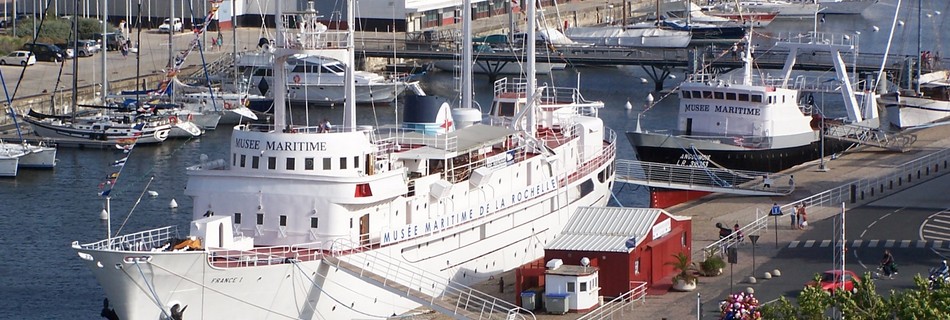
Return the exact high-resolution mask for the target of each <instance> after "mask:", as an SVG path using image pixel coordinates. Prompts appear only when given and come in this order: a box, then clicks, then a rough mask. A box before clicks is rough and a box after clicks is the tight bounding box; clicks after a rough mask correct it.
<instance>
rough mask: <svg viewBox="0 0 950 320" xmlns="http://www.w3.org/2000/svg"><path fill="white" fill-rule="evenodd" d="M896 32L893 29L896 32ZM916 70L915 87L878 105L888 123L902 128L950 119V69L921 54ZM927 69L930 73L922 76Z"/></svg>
mask: <svg viewBox="0 0 950 320" xmlns="http://www.w3.org/2000/svg"><path fill="white" fill-rule="evenodd" d="M921 4H922V3H921V1H917V52H923V51H921V48H920V45H921V43H920V37H921V36H920V32H921V31H922V30H921V28H920V25H921V19H922V18H923V17H922V16H921V14H922V11H923V9H922V7H921ZM892 32H893V30H892ZM919 58H920V59H919V60H917V66H916V68H915V70H916V71H917V72H916V75H915V76H914V77H913V79H912V80H911V81H908V87H910V86H911V82H913V84H914V85H913V86H914V87H913V88H908V89H903V90H898V91H894V92H890V93H887V94H882V95H881V96H880V98H879V99H878V104H880V105H883V106H884V107H885V110H886V117H887V120H888V122H889V123H890V124H891V125H892V126H894V127H896V128H900V129H909V128H913V127H919V126H923V125H928V124H931V123H934V122H937V121H940V120H943V119H946V118H948V117H950V70H947V69H939V70H938V68H939V67H942V66H936V65H935V64H936V63H934V61H930V60H932V59H930V58H929V57H927V56H926V55H925V54H921V56H919ZM923 69H929V71H930V72H928V73H922V72H923Z"/></svg>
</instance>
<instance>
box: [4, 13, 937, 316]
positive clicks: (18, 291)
mask: <svg viewBox="0 0 950 320" xmlns="http://www.w3.org/2000/svg"><path fill="white" fill-rule="evenodd" d="M895 2H896V0H888V1H881V3H879V4H876V5H874V6H872V7H871V8H870V9H869V10H868V11H866V12H865V13H864V15H863V16H826V17H825V18H824V22H819V24H818V29H819V31H833V32H847V33H851V34H856V35H857V33H858V32H860V35H859V38H860V48H859V49H860V51H861V52H872V53H883V52H884V46H885V44H886V42H887V36H888V30H889V28H890V21H891V19H892V15H893V12H894V9H895V5H894V3H895ZM904 2H905V4H904V5H903V7H902V8H901V10H902V11H901V14H900V17H899V19H900V20H901V21H903V22H904V23H903V26H898V28H899V29H898V30H897V31H895V34H894V42H893V47H892V49H891V52H892V53H903V54H910V55H914V54H915V53H916V52H917V47H916V43H917V41H916V38H917V25H916V16H917V13H916V11H915V10H916V1H904ZM908 2H912V3H908ZM924 5H925V7H924V10H925V13H924V20H923V26H922V27H921V29H922V30H923V32H922V35H923V41H922V42H923V43H926V45H925V46H924V47H923V48H922V50H929V51H932V52H938V51H940V52H941V54H943V52H942V50H941V47H940V46H941V45H942V43H943V42H944V41H947V40H950V35H947V34H948V33H943V34H942V35H941V33H940V32H939V30H941V29H942V27H943V26H942V25H941V22H942V21H944V20H948V19H945V18H943V15H944V14H950V4H948V3H947V2H945V1H926V3H925V4H924ZM938 11H939V14H938V13H937V12H938ZM928 14H929V17H928ZM875 27H877V29H878V31H874V29H875ZM812 28H813V21H812V20H777V21H775V22H773V23H772V24H771V25H770V26H769V27H768V28H766V29H760V30H756V32H757V33H762V34H764V35H766V36H768V35H769V34H777V33H781V32H789V31H791V32H807V31H810V30H812ZM762 49H764V48H762V47H760V50H762ZM889 63H895V62H889ZM776 72H777V71H776ZM672 74H673V75H675V76H676V78H675V79H667V81H666V83H665V84H666V86H665V88H666V89H672V88H674V87H675V86H676V85H677V83H678V82H679V81H681V80H682V79H683V78H684V77H685V75H686V70H676V71H674V72H673V73H672ZM641 78H642V79H649V76H647V73H646V72H645V71H644V70H643V69H642V68H641V67H639V66H627V67H615V68H614V67H611V68H587V67H578V68H576V69H572V68H568V69H567V70H564V71H557V72H555V73H553V74H552V75H551V76H539V77H538V80H539V82H541V83H547V84H556V85H558V86H574V85H578V82H579V86H580V88H581V92H582V93H583V95H584V97H585V98H587V99H590V100H603V101H604V102H605V103H606V108H605V109H603V110H601V111H600V116H601V118H603V119H604V120H605V122H606V125H607V126H608V127H610V128H611V129H613V130H614V131H615V132H616V133H617V139H618V141H617V147H618V148H617V151H618V158H620V159H632V158H634V157H635V155H634V153H633V150H632V148H631V147H630V145H629V144H628V142H627V141H626V138H625V137H624V136H623V133H624V132H625V131H632V130H634V129H635V128H636V127H637V120H638V118H639V121H640V126H641V127H642V128H643V129H645V130H662V129H669V128H674V127H675V125H676V112H677V106H678V101H677V99H676V98H675V97H674V96H669V97H665V98H664V95H665V93H657V92H653V93H651V90H652V89H653V84H652V82H649V83H643V82H642V81H641ZM455 81H456V80H455V77H454V76H453V75H452V74H451V73H446V72H434V73H431V74H428V75H426V76H424V78H423V79H422V84H423V87H424V89H425V90H426V91H427V92H429V93H430V94H436V95H442V96H446V97H449V98H452V97H453V95H454V94H453V93H452V92H453V91H454V88H455V86H456V85H455ZM475 90H476V93H477V96H476V100H477V101H478V104H479V106H480V107H481V108H482V110H483V111H487V108H489V106H490V101H491V84H490V83H488V80H487V78H485V77H484V76H477V77H476V79H475ZM648 94H652V95H654V96H655V98H656V100H657V101H658V102H657V103H656V105H655V106H653V107H652V108H650V110H649V111H648V112H642V111H643V110H644V109H645V105H646V102H645V101H646V97H647V95H648ZM820 100H821V101H822V102H824V103H825V107H826V113H828V114H829V115H830V116H843V115H844V114H845V113H844V110H843V108H842V106H843V104H842V103H841V102H840V100H841V97H840V95H822V98H821V99H820ZM628 101H629V102H630V104H631V105H632V106H633V108H632V109H629V110H628V109H626V108H624V105H625V104H626V103H627V102H628ZM358 112H359V115H358V117H359V118H358V124H360V125H373V126H376V125H386V124H392V123H394V122H396V119H397V113H400V112H401V109H400V108H399V106H398V104H397V105H396V106H395V107H394V106H377V107H373V106H362V107H360V108H359V111H358ZM641 113H642V114H641ZM342 116H343V108H342V107H340V106H337V107H331V108H327V107H312V108H307V107H303V106H296V107H294V108H293V109H292V117H293V119H294V120H293V122H294V124H297V125H306V124H307V123H308V119H309V123H310V124H311V125H315V124H316V123H317V122H318V121H320V120H322V119H323V118H327V119H330V121H331V122H332V123H335V124H337V123H340V122H341V119H342ZM230 131H231V130H230V128H226V127H223V126H222V127H219V128H218V130H216V131H209V132H208V133H207V134H205V135H204V136H201V137H199V138H195V139H191V140H170V141H167V142H165V143H163V144H160V145H155V146H140V147H136V148H135V149H134V150H133V151H132V152H131V154H129V159H128V162H127V163H126V165H125V166H124V167H123V168H121V169H122V173H121V176H120V177H119V179H118V182H117V185H116V187H115V189H114V191H113V193H112V202H111V204H112V205H111V212H112V215H111V228H112V231H113V232H114V233H128V232H135V231H140V230H145V229H150V228H156V227H161V226H165V225H177V226H179V230H188V222H189V221H190V220H191V219H192V216H191V211H192V208H191V201H190V199H188V197H186V196H185V195H184V192H185V190H184V188H185V184H186V181H187V175H186V174H185V168H186V167H188V166H191V165H194V164H197V163H198V161H199V159H200V158H201V157H202V155H207V156H208V158H209V159H211V160H214V159H221V158H225V157H226V155H227V153H228V150H229V148H230V146H229V141H230V140H229V137H230ZM124 156H125V155H124V154H123V153H122V151H119V150H117V149H111V150H82V149H68V148H60V149H59V154H58V161H59V162H58V164H57V166H56V168H55V170H50V171H44V170H21V172H20V174H19V176H18V177H16V178H15V179H2V180H0V221H2V222H0V234H2V236H0V257H2V259H0V297H3V299H4V302H5V305H4V307H3V308H2V310H0V319H98V318H99V312H100V310H101V308H102V299H103V297H104V294H103V291H102V289H101V288H100V287H99V285H98V284H97V282H96V280H95V279H94V278H93V276H92V274H91V273H90V272H89V271H88V270H86V269H85V267H83V266H82V265H81V264H80V260H79V257H78V256H77V255H76V253H75V252H74V251H73V250H72V249H71V248H70V243H71V242H72V241H79V242H91V241H95V240H98V239H102V238H104V237H105V236H106V233H107V231H106V223H105V222H103V221H102V220H100V212H101V211H102V210H103V209H104V204H105V202H104V199H103V198H101V197H99V196H98V195H97V193H98V191H99V185H100V183H102V182H104V181H106V179H107V177H108V175H109V174H110V173H112V172H115V171H118V170H119V169H120V168H119V167H113V166H112V165H111V164H112V163H113V161H115V160H118V159H120V158H122V157H124ZM146 190H151V191H155V192H157V193H158V195H157V196H156V197H150V196H149V195H148V194H147V193H145V191H146ZM614 191H615V194H616V199H617V200H619V203H620V204H622V205H623V206H644V205H646V204H647V203H648V201H647V192H646V190H645V188H643V187H638V186H634V185H623V184H618V185H617V186H616V187H615V188H614ZM173 199H174V200H175V201H176V202H177V203H178V204H179V207H178V208H177V209H172V208H169V203H170V202H171V201H172V200H173ZM611 204H612V205H617V202H615V201H611ZM185 232H186V231H185ZM195 311H197V310H195Z"/></svg>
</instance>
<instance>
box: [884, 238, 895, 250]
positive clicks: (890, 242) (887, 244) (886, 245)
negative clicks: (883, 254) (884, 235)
mask: <svg viewBox="0 0 950 320" xmlns="http://www.w3.org/2000/svg"><path fill="white" fill-rule="evenodd" d="M884 247H885V248H891V247H894V240H890V239H889V240H887V241H886V242H884Z"/></svg>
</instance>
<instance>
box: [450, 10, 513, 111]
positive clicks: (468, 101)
mask: <svg viewBox="0 0 950 320" xmlns="http://www.w3.org/2000/svg"><path fill="white" fill-rule="evenodd" d="M506 3H509V4H508V5H509V6H510V5H511V4H510V2H509V1H506ZM462 7H463V8H462V68H461V71H462V92H461V94H462V106H461V107H462V108H471V107H472V50H473V49H472V37H471V34H472V0H465V1H464V2H463V4H462ZM508 12H509V18H510V17H511V16H510V14H511V10H509V11H508ZM508 34H509V35H510V34H511V31H510V29H509V32H508Z"/></svg>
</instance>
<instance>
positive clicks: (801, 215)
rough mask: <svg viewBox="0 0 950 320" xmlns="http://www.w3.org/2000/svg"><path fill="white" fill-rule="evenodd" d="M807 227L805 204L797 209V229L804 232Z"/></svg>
mask: <svg viewBox="0 0 950 320" xmlns="http://www.w3.org/2000/svg"><path fill="white" fill-rule="evenodd" d="M806 227H808V216H807V214H806V213H805V203H804V202H802V204H801V205H800V206H799V207H798V229H800V230H805V228H806Z"/></svg>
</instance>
